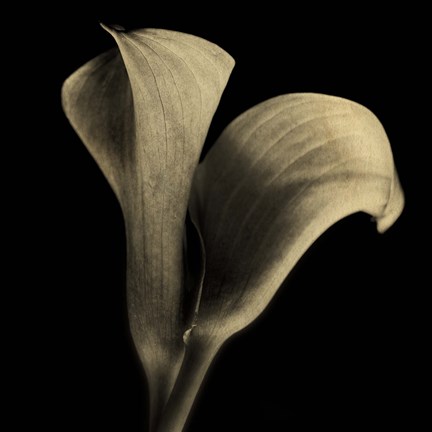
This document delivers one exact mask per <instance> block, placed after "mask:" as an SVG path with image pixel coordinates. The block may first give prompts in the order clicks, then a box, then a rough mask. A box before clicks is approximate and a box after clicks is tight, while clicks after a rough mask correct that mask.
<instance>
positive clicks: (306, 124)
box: [62, 27, 404, 432]
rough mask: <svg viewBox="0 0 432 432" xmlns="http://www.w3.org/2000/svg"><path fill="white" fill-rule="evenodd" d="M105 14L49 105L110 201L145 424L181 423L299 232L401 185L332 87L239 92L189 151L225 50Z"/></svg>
mask: <svg viewBox="0 0 432 432" xmlns="http://www.w3.org/2000/svg"><path fill="white" fill-rule="evenodd" d="M105 28H106V29H107V30H108V31H109V32H110V33H111V34H112V35H113V36H114V38H115V40H116V42H117V44H118V49H114V50H111V51H109V52H107V53H105V54H102V55H101V56H99V57H96V58H95V59H94V60H92V61H90V62H89V63H87V64H86V65H84V66H83V67H82V68H81V69H79V70H78V71H77V72H75V73H74V74H73V75H72V76H71V77H70V78H68V80H67V81H66V82H65V84H64V87H63V92H62V98H63V106H64V110H65V112H66V115H67V116H68V118H69V120H70V122H71V123H72V125H73V127H74V128H75V130H76V131H77V133H78V134H79V136H80V137H81V139H82V140H83V142H84V143H85V145H86V146H87V148H88V149H89V151H90V153H91V154H92V155H93V157H94V158H95V160H96V161H97V163H98V164H99V166H100V168H101V169H102V171H103V173H104V174H105V176H106V178H107V179H108V181H109V182H110V184H111V186H112V188H113V190H114V191H115V193H116V196H117V198H118V199H119V202H120V204H121V207H122V210H123V214H124V218H125V226H126V233H127V260H128V265H127V289H128V309H129V320H130V326H131V331H132V335H133V338H134V341H135V344H136V347H137V350H138V353H139V355H140V358H141V360H142V363H143V365H144V368H145V371H146V374H147V378H148V382H149V392H150V401H151V406H150V417H151V425H150V428H151V430H157V431H159V432H165V431H181V430H183V428H184V424H185V423H186V420H187V417H188V415H189V412H190V410H191V407H192V405H193V402H194V399H195V397H196V394H197V392H198V390H199V388H200V386H201V383H202V380H203V378H204V376H205V374H206V372H207V370H208V367H209V366H210V364H211V362H212V360H213V358H214V356H215V354H216V353H217V352H218V350H219V349H220V348H221V346H222V345H223V343H224V342H225V341H226V340H227V339H228V338H230V337H231V336H232V335H233V334H235V333H236V332H238V331H239V330H241V329H243V328H244V327H246V326H247V325H248V324H250V323H251V322H252V321H253V320H254V319H256V318H257V317H258V316H259V315H260V314H261V312H262V311H263V310H264V309H265V307H266V306H267V305H268V303H269V302H270V300H271V299H272V297H273V296H274V294H275V292H276V291H277V289H278V288H279V287H280V286H281V284H282V282H283V281H284V279H285V278H286V276H287V275H288V273H289V272H290V271H291V269H292V268H293V267H294V265H295V264H296V262H297V261H298V260H299V259H300V258H301V256H302V255H303V254H304V253H305V252H306V250H307V249H308V248H309V247H310V246H311V244H312V243H313V242H314V241H315V240H316V239H317V238H318V237H319V236H320V235H321V234H322V233H323V232H324V231H325V230H327V229H328V228H329V227H330V226H331V225H333V224H334V223H336V222H337V221H338V220H340V219H342V218H343V217H345V216H348V215H350V214H352V213H355V212H359V211H362V212H366V213H369V214H371V215H372V216H373V217H374V219H375V220H376V222H377V227H378V231H379V232H384V231H385V230H386V229H388V228H389V227H390V226H391V225H392V224H393V223H394V222H395V220H396V219H397V218H398V216H399V215H400V213H401V211H402V209H403V205H404V197H403V192H402V189H401V187H400V184H399V181H398V177H397V173H396V170H395V167H394V162H393V158H392V153H391V148H390V145H389V142H388V139H387V136H386V134H385V132H384V129H383V127H382V126H381V124H380V122H379V121H378V120H377V118H376V117H375V116H374V115H373V114H372V113H371V112H370V111H369V110H367V109H366V108H364V107H362V106H360V105H358V104H356V103H354V102H351V101H348V100H345V99H341V98H337V97H333V96H326V95H319V94H293V95H284V96H279V97H276V98H273V99H270V100H268V101H265V102H263V103H261V104H259V105H257V106H255V107H254V108H252V109H250V110H248V111H247V112H245V113H244V114H242V115H240V116H239V117H238V118H237V119H235V120H234V121H233V122H232V123H231V124H230V125H229V126H228V127H227V128H226V129H225V131H224V132H223V133H222V135H221V136H220V138H219V139H218V141H217V142H216V143H215V145H214V146H213V147H212V149H211V150H210V152H209V153H208V154H207V156H206V158H205V159H204V161H203V162H202V163H201V164H200V165H199V166H198V167H197V163H198V158H199V155H200V151H201V148H202V145H203V142H204V139H205V136H206V134H207V130H208V127H209V124H210V121H211V118H212V116H213V114H214V111H215V110H216V107H217V105H218V102H219V99H220V97H221V94H222V92H223V90H224V87H225V85H226V82H227V80H228V77H229V75H230V72H231V69H232V67H233V65H234V62H233V60H232V58H231V57H230V56H229V55H228V54H227V53H225V52H224V51H223V50H222V49H220V48H219V47H217V46H216V45H214V44H212V43H210V42H207V41H205V40H203V39H200V38H197V37H195V36H191V35H186V34H183V33H178V32H172V31H167V30H155V29H146V30H137V31H132V32H124V31H122V30H119V29H118V28H116V29H114V28H107V27H105ZM188 205H189V213H190V219H188V220H187V221H186V216H187V208H188ZM186 226H187V228H188V229H186ZM184 238H186V248H185V249H183V241H184ZM194 247H195V248H197V250H198V251H199V253H200V255H201V259H198V262H196V263H193V262H191V256H194V255H192V254H191V252H190V251H191V249H192V248H194ZM188 264H190V265H188Z"/></svg>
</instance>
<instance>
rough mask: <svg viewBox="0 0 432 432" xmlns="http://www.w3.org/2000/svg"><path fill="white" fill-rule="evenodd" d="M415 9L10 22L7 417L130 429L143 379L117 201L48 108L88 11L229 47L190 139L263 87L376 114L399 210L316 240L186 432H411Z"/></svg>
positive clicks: (207, 389)
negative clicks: (337, 431) (16, 234)
mask: <svg viewBox="0 0 432 432" xmlns="http://www.w3.org/2000/svg"><path fill="white" fill-rule="evenodd" d="M396 13H397V14H396ZM421 15H422V13H421V11H415V12H412V11H407V10H402V11H396V10H395V9H394V8H393V9H392V10H391V11H386V13H385V14H382V13H381V14H378V11H377V10H375V9H373V8H368V7H367V6H366V5H363V6H360V5H359V6H358V8H357V9H355V8H353V9H352V10H346V11H344V10H340V9H339V10H331V9H328V8H323V7H321V8H320V9H317V8H316V7H312V6H310V8H309V7H305V8H304V9H301V8H295V7H293V6H292V5H290V4H287V5H285V6H284V9H283V10H282V9H281V8H278V7H275V6H274V5H272V4H270V3H267V2H264V3H263V4H262V5H260V7H259V8H257V7H253V6H248V8H247V10H245V11H244V12H242V13H240V12H234V11H233V10H232V8H230V7H226V8H223V6H222V5H219V4H216V3H214V4H209V5H206V4H204V3H203V4H202V6H201V7H200V8H192V7H185V6H183V5H177V6H175V7H173V6H170V5H168V4H164V5H161V6H154V5H153V6H149V5H145V4H144V3H142V4H140V5H139V7H133V6H129V5H126V4H123V3H122V4H119V5H117V6H116V7H113V6H111V7H109V6H107V5H104V6H101V7H100V8H99V9H98V10H97V11H96V12H92V11H90V10H89V8H88V5H79V4H75V3H74V4H68V5H66V6H55V7H52V8H47V9H46V10H43V9H37V11H35V16H34V19H33V17H32V11H29V13H28V17H26V18H30V20H29V22H27V21H25V22H24V20H23V21H22V22H21V21H20V20H19V19H18V20H17V21H16V22H15V26H16V28H17V29H19V30H20V31H18V34H19V33H20V32H24V34H25V36H24V38H25V40H26V43H25V45H26V47H27V50H26V51H25V52H26V54H22V55H23V56H24V55H25V56H26V57H25V58H24V59H21V60H22V61H23V62H24V63H25V65H26V67H25V68H24V74H23V75H25V88H26V89H27V88H28V89H29V91H30V93H26V95H25V97H26V99H25V100H27V101H28V102H27V103H26V104H25V113H32V114H31V115H29V118H30V119H31V120H30V121H29V124H28V125H26V126H25V127H22V131H21V132H22V133H23V135H22V136H24V135H25V134H26V133H28V134H29V136H30V138H31V139H24V138H23V141H26V142H25V147H24V148H25V151H26V152H27V153H26V155H28V156H26V157H25V158H24V159H25V162H24V164H25V167H26V168H25V169H26V170H27V171H26V172H28V173H30V178H29V179H28V180H27V181H26V184H25V187H24V189H21V192H22V191H23V190H24V191H25V193H26V196H27V198H26V200H27V201H26V203H25V208H26V212H24V219H25V220H26V224H27V226H28V228H29V230H28V231H29V234H28V237H27V238H26V239H25V241H26V244H28V245H29V248H28V249H26V252H25V254H24V256H23V260H24V262H30V263H31V265H29V266H28V267H26V268H29V270H28V271H24V270H22V267H21V270H20V271H19V273H17V279H18V282H19V281H23V279H24V278H25V277H26V276H27V277H29V279H31V281H32V282H31V283H30V284H26V287H27V288H28V290H26V291H24V292H25V294H22V296H23V297H24V296H25V298H21V299H20V303H18V310H21V305H24V304H25V305H27V306H28V307H29V309H31V312H32V313H30V314H29V315H28V316H29V317H31V318H30V319H29V322H28V323H27V322H26V320H25V319H24V320H22V321H23V322H24V327H25V331H24V332H20V336H19V337H18V339H16V341H17V345H19V346H21V348H24V352H25V354H24V355H23V357H20V360H23V362H22V367H21V369H20V372H19V373H18V375H17V376H18V377H21V378H22V377H24V380H22V381H21V380H17V384H16V385H15V386H14V390H15V393H14V396H13V397H14V398H15V399H16V400H17V401H18V403H19V406H21V407H22V406H25V407H26V408H25V409H24V410H23V411H25V412H27V413H28V414H26V415H22V416H20V417H18V418H17V419H16V420H17V422H18V423H20V422H27V421H28V422H29V424H32V425H35V424H40V425H41V426H42V425H43V426H44V428H45V429H47V430H87V429H88V430H95V431H99V430H111V429H113V430H124V431H131V432H132V431H144V430H146V426H145V425H146V413H147V407H146V398H147V395H146V387H145V377H144V375H143V373H142V371H141V367H140V364H139V362H138V360H137V358H136V356H135V352H134V348H133V345H132V343H131V339H130V336H129V333H128V324H127V320H126V309H125V284H124V277H125V274H124V273H125V239H124V231H123V220H122V215H121V211H120V208H119V205H118V204H117V202H116V199H115V197H114V195H113V193H112V191H111V190H110V188H109V186H108V184H107V183H106V181H105V179H104V177H103V175H102V174H101V172H100V171H99V169H98V167H97V165H96V164H95V162H94V161H93V160H92V159H91V157H90V156H89V154H88V153H87V151H86V149H85V147H84V146H83V145H82V143H81V142H80V140H79V139H78V137H77V136H76V135H75V133H74V132H73V130H72V128H71V127H70V125H69V124H68V122H67V120H66V118H65V117H64V115H63V113H62V109H61V105H60V88H61V84H62V82H63V81H64V79H65V78H67V76H68V75H69V74H71V73H72V72H73V71H74V70H75V69H77V68H78V67H79V66H81V65H82V64H83V63H84V62H86V61H87V60H89V59H91V58H92V57H94V56H96V55H98V54H99V53H101V52H102V51H104V50H106V49H109V48H110V47H112V46H114V41H113V40H112V38H111V36H109V35H108V34H107V33H105V32H104V31H103V30H102V29H101V28H100V26H99V24H98V22H99V21H103V22H106V23H117V24H121V25H123V26H125V27H126V28H134V27H160V28H168V29H173V30H180V31H184V32H187V33H192V34H195V35H197V36H201V37H203V38H206V39H208V40H210V41H212V42H215V43H217V44H218V45H220V46H221V47H222V48H224V49H225V50H226V51H228V52H229V53H230V54H231V55H232V56H233V57H234V58H235V60H236V67H235V69H234V72H233V74H232V77H231V80H230V82H229V84H228V86H227V88H226V91H225V93H224V96H223V98H222V101H221V104H220V107H219V109H218V111H217V113H216V115H215V118H214V121H213V123H212V126H211V129H210V131H209V135H208V139H207V142H206V145H205V151H206V150H207V149H208V148H209V146H210V145H211V143H212V142H214V140H215V139H216V138H217V136H218V135H219V134H220V132H221V131H222V129H223V128H224V127H225V126H226V125H227V124H228V123H229V121H231V120H232V119H233V118H235V116H237V115H239V114H240V113H242V112H243V111H244V110H246V109H247V108H249V107H251V106H253V105H254V104H256V103H258V102H261V101H263V100H265V99H267V98H270V97H272V96H276V95H279V94H283V93H292V92H303V91H307V92H319V93H328V94H333V95H338V96H342V97H346V98H349V99H352V100H355V101H357V102H359V103H361V104H363V105H365V106H366V107H368V108H369V109H371V110H372V111H373V112H374V113H375V114H376V115H377V116H378V118H379V119H380V120H381V121H382V123H383V125H384V126H385V128H386V131H387V133H388V136H389V138H390V141H391V143H392V148H393V151H394V157H395V162H396V166H397V168H398V171H399V174H400V179H401V183H402V185H403V187H404V190H405V193H406V200H407V203H406V209H405V211H404V213H403V215H402V216H401V218H400V219H399V220H398V221H397V223H396V224H395V226H394V227H392V228H391V229H390V230H389V231H388V232H387V233H385V234H384V235H379V234H377V232H376V230H375V227H374V225H373V224H372V223H370V220H369V217H368V216H366V215H362V214H359V215H354V216H352V217H350V218H347V219H345V220H344V221H342V222H340V223H339V224H337V225H336V226H334V227H332V228H331V229H330V230H329V231H327V232H326V233H325V234H324V235H323V236H322V237H321V238H320V239H319V240H318V241H317V242H316V244H315V245H314V246H313V247H312V248H311V249H310V250H309V252H308V253H307V254H306V255H305V256H304V257H303V258H302V260H301V262H300V263H299V264H298V265H297V266H296V268H295V269H294V271H293V272H292V273H291V275H290V276H289V278H288V280H287V281H286V283H285V284H284V286H283V287H282V288H281V289H280V291H279V293H278V294H277V296H276V298H275V300H274V301H273V302H272V303H271V305H270V306H269V308H268V309H267V311H266V312H265V314H264V315H263V316H262V317H261V318H260V319H259V320H258V321H257V322H256V323H254V324H253V325H252V326H251V327H250V328H248V329H247V330H246V331H244V332H243V333H242V334H241V335H238V336H237V337H235V338H234V339H233V340H232V341H230V342H229V343H228V344H227V345H226V346H225V348H224V350H223V352H222V353H221V354H220V355H219V357H218V358H217V360H216V362H215V364H214V366H213V368H212V369H211V371H210V373H209V375H208V379H207V381H206V383H205V386H204V388H203V390H202V393H201V395H200V397H199V399H198V402H197V404H196V408H195V410H194V412H193V415H192V417H191V419H190V424H189V428H188V431H190V432H193V431H239V430H245V431H248V430H292V431H297V430H302V428H303V427H307V426H308V425H310V424H312V423H313V424H314V425H316V426H319V428H320V429H321V428H324V427H326V426H327V427H335V426H337V425H339V426H342V427H344V429H345V430H350V429H351V428H352V427H354V426H355V425H362V426H364V427H368V428H369V427H370V426H371V425H381V426H386V427H387V428H388V427H390V426H392V427H394V426H398V425H401V424H402V423H406V424H409V425H410V427H412V423H413V422H414V421H415V419H416V418H418V417H419V415H420V414H421V413H422V412H423V411H424V410H425V403H423V402H422V399H421V397H419V388H421V387H422V381H423V379H424V378H423V375H422V373H421V372H420V364H421V362H422V361H423V350H424V348H423V346H424V344H425V343H426V341H423V340H422V339H421V338H420V336H419V335H420V333H421V331H422V328H423V325H424V323H423V321H424V316H423V315H422V312H421V311H420V310H421V303H422V302H423V300H422V296H423V292H424V291H425V290H426V288H425V286H426V285H427V280H426V282H420V277H418V278H417V275H419V272H420V271H421V270H424V269H425V268H426V269H427V267H426V266H425V264H423V262H422V261H421V256H425V257H426V254H427V250H428V249H429V248H430V246H428V245H430V243H428V241H427V240H426V239H425V236H426V233H427V232H428V230H427V225H425V224H423V223H422V221H421V216H420V215H421V211H420V205H421V202H422V201H423V200H425V199H427V197H428V196H429V195H427V192H425V191H422V190H421V189H420V185H424V184H425V182H426V175H425V174H424V171H422V169H421V168H420V165H421V162H422V161H424V160H425V159H426V158H427V153H426V151H425V150H424V149H425V146H426V143H425V137H424V136H422V135H421V133H420V131H419V127H420V126H419V124H420V125H421V123H422V120H421V117H422V115H423V114H422V113H423V112H424V111H423V110H422V109H420V108H419V106H418V105H417V100H419V99H421V97H420V98H419V96H421V95H422V94H424V91H425V88H424V86H425V81H424V80H423V74H424V68H425V64H424V58H425V56H426V51H425V50H424V49H422V47H421V44H420V42H419V41H421V40H422V38H424V35H423V34H422V31H423V27H422V26H421V25H416V22H417V20H418V18H419V17H420V16H421ZM408 23H410V24H409V25H408ZM22 70H23V69H21V71H22ZM33 92H34V93H33ZM29 94H30V95H31V96H30V97H29ZM21 114H22V112H21ZM20 118H21V117H20ZM27 165H28V167H27ZM425 190H426V188H425ZM24 235H25V236H27V234H24ZM34 235H35V236H34ZM33 236H34V237H33ZM418 244H423V246H425V247H426V253H424V254H420V253H418V252H417V250H418ZM23 260H22V259H20V260H19V262H20V263H22V262H23ZM17 285H18V286H19V283H18V284H17ZM22 307H23V308H24V306H22ZM13 309H14V311H15V313H16V310H17V308H13ZM22 315H25V314H22ZM20 316H21V315H20ZM20 320H21V319H20ZM20 364H21V363H20ZM18 381H19V384H18ZM11 397H12V396H11Z"/></svg>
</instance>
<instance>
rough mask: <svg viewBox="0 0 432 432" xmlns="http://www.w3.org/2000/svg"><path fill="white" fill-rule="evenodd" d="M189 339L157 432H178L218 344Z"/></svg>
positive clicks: (184, 422) (182, 425) (187, 415)
mask: <svg viewBox="0 0 432 432" xmlns="http://www.w3.org/2000/svg"><path fill="white" fill-rule="evenodd" d="M194 339H195V338H194V337H191V339H190V341H189V343H188V346H187V348H186V354H185V357H184V360H183V364H182V366H181V369H180V373H179V375H178V378H177V381H176V383H175V385H174V389H173V391H172V393H171V396H170V398H169V400H168V403H167V405H166V407H165V410H164V413H163V414H162V417H161V420H160V423H159V425H158V428H157V432H182V431H183V430H184V427H185V425H186V422H187V420H188V417H189V414H190V412H191V410H192V407H193V404H194V401H195V399H196V396H197V394H198V392H199V389H200V388H201V385H202V382H203V380H204V378H205V375H206V373H207V371H208V369H209V367H210V365H211V363H212V361H213V359H214V357H215V355H216V354H217V352H218V351H219V348H220V346H221V344H219V343H218V344H216V343H205V344H204V343H202V342H201V341H198V340H194Z"/></svg>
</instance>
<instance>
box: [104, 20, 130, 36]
mask: <svg viewBox="0 0 432 432" xmlns="http://www.w3.org/2000/svg"><path fill="white" fill-rule="evenodd" d="M99 24H100V26H101V27H102V28H103V29H104V30H105V31H107V32H108V33H109V34H110V35H112V36H115V35H116V34H117V33H119V32H120V33H122V32H125V31H126V29H125V28H124V27H123V26H121V25H119V24H109V25H108V24H104V23H102V22H101V23H99Z"/></svg>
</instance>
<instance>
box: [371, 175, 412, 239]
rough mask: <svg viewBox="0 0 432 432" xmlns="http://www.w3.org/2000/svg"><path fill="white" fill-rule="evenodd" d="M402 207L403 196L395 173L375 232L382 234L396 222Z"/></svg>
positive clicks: (377, 220) (403, 202) (403, 203)
mask: <svg viewBox="0 0 432 432" xmlns="http://www.w3.org/2000/svg"><path fill="white" fill-rule="evenodd" d="M404 205H405V196H404V193H403V190H402V187H401V185H400V182H399V178H398V175H397V173H396V172H395V174H394V178H393V183H392V186H391V190H390V196H389V200H388V202H387V205H386V208H385V210H384V212H383V214H382V216H380V217H377V219H376V222H377V230H378V232H379V233H381V234H383V233H384V232H385V231H387V230H388V229H389V228H390V227H391V226H392V225H393V224H394V223H395V222H396V220H397V219H398V218H399V216H400V215H401V213H402V210H403V208H404Z"/></svg>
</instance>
